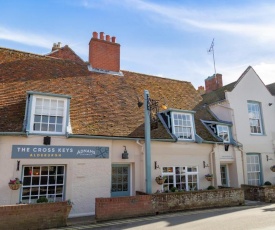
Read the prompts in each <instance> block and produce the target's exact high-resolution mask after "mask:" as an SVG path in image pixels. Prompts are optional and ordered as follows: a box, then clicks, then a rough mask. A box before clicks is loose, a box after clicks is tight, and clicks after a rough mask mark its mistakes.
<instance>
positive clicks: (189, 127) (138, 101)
mask: <svg viewBox="0 0 275 230" xmlns="http://www.w3.org/2000/svg"><path fill="white" fill-rule="evenodd" d="M0 73H1V84H2V87H1V89H0V92H1V93H0V98H1V100H0V111H1V119H0V150H1V155H0V166H1V167H0V171H1V174H2V175H3V176H2V180H1V181H2V182H3V183H1V184H0V191H1V193H0V194H1V195H0V196H1V199H0V204H1V205H5V204H14V203H34V202H36V201H37V199H38V198H40V197H46V198H47V199H48V200H49V201H52V202H54V201H58V200H68V199H70V200H71V201H72V202H73V203H74V205H73V209H72V211H71V216H85V215H92V214H94V212H95V207H94V202H95V198H96V197H115V196H131V195H135V194H136V191H141V192H146V191H148V186H150V190H151V192H152V193H155V192H165V191H170V190H172V189H176V190H180V191H191V190H200V189H207V187H208V186H209V185H213V186H215V187H218V186H226V187H239V186H240V184H242V183H243V182H244V181H245V176H244V167H243V166H244V165H243V149H242V148H241V147H242V145H241V144H240V143H238V142H237V141H236V140H238V139H237V138H236V135H235V134H236V133H235V130H234V129H235V127H234V124H235V121H233V120H230V119H224V120H223V119H221V118H223V117H222V116H221V118H218V117H217V116H215V114H214V113H213V112H212V111H211V110H210V109H209V108H208V107H207V106H205V104H204V99H203V97H202V96H201V95H200V94H199V92H198V91H197V90H196V89H195V88H194V87H193V86H192V84H191V83H190V82H186V81H177V80H172V79H168V78H160V77H156V76H151V75H146V74H140V73H134V72H130V71H123V70H120V44H118V43H116V38H115V37H110V36H109V35H106V36H105V35H104V33H100V36H99V37H98V33H96V32H94V33H93V37H92V38H91V41H90V43H89V62H88V63H86V62H84V61H83V60H82V59H81V58H79V57H78V56H77V54H76V53H75V52H74V51H73V50H71V49H70V48H69V47H68V46H64V47H61V46H60V44H59V43H58V44H54V46H53V49H52V51H51V52H50V53H49V54H47V55H38V54H31V53H27V52H22V51H17V50H12V49H8V48H0ZM145 91H148V92H149V93H150V94H149V95H148V97H147V98H146V97H145V96H144V95H145V94H144V92H145ZM252 99H253V98H252ZM211 109H212V108H211ZM212 110H213V111H214V109H212ZM214 112H215V111H214ZM146 116H149V120H150V124H149V125H150V127H149V133H150V140H149V143H150V161H149V162H148V158H147V156H148V151H147V147H148V146H147V145H148V142H146V139H145V132H146V131H145V118H146ZM147 128H148V127H147ZM235 139H236V140H235ZM249 151H250V150H249ZM251 151H252V150H251ZM148 171H149V172H150V173H149V175H150V177H149V178H148ZM207 174H211V175H213V177H212V178H213V179H212V180H207V179H206V177H205V175H207ZM158 176H162V177H164V178H165V181H164V183H163V184H158V183H157V181H156V177H158ZM14 178H19V179H20V180H21V181H22V186H21V188H20V189H18V190H10V188H9V186H8V182H9V181H10V180H13V179H14ZM148 181H149V183H148ZM148 184H149V185H148Z"/></svg>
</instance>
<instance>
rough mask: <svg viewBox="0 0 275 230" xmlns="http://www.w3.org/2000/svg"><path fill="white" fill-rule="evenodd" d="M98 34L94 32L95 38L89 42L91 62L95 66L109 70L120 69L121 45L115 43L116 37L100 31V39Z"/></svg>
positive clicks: (116, 70)
mask: <svg viewBox="0 0 275 230" xmlns="http://www.w3.org/2000/svg"><path fill="white" fill-rule="evenodd" d="M97 37H98V34H97V33H96V32H94V33H93V38H92V39H91V41H90V43H89V63H90V64H91V66H92V67H93V68H97V69H103V70H108V71H114V72H119V71H120V45H119V44H118V43H115V37H112V41H111V40H110V36H109V35H106V40H105V39H104V33H103V32H101V33H100V39H98V38H97Z"/></svg>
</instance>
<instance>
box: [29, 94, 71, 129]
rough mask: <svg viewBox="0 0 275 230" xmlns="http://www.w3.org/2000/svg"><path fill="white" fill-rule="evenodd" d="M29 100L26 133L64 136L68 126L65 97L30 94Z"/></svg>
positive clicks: (67, 101)
mask: <svg viewBox="0 0 275 230" xmlns="http://www.w3.org/2000/svg"><path fill="white" fill-rule="evenodd" d="M29 99H30V100H29V109H28V119H27V120H28V122H27V131H29V132H30V133H47V134H65V131H66V127H67V125H68V118H67V117H68V115H67V114H68V104H69V98H68V97H67V96H62V95H61V96H58V95H49V94H41V93H37V94H35V93H32V94H30V95H29Z"/></svg>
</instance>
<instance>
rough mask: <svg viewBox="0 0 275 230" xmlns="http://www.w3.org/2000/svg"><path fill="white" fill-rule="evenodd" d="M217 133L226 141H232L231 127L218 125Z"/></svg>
mask: <svg viewBox="0 0 275 230" xmlns="http://www.w3.org/2000/svg"><path fill="white" fill-rule="evenodd" d="M226 134H227V140H225V135H226ZM217 135H218V137H220V138H221V139H222V140H223V142H224V143H229V142H230V135H229V128H228V126H227V125H217Z"/></svg>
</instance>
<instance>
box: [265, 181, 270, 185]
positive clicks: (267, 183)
mask: <svg viewBox="0 0 275 230" xmlns="http://www.w3.org/2000/svg"><path fill="white" fill-rule="evenodd" d="M264 185H272V184H271V182H270V181H266V182H264Z"/></svg>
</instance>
